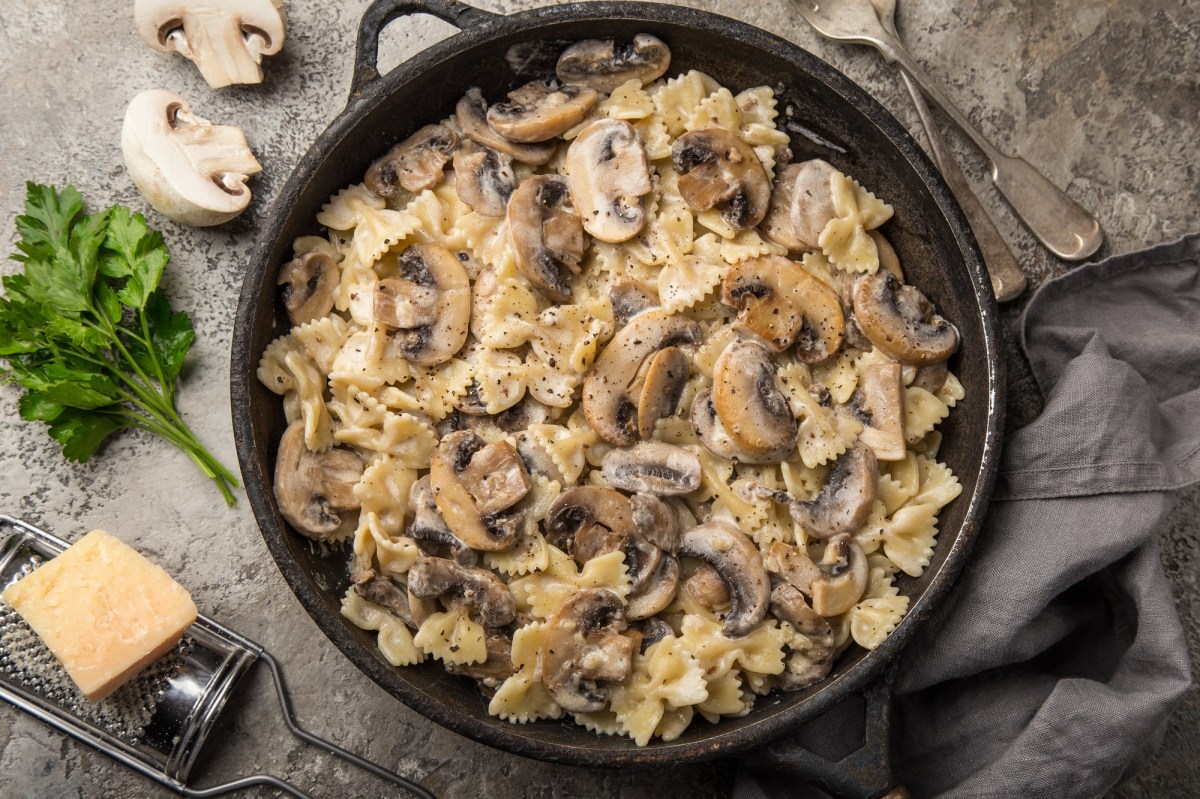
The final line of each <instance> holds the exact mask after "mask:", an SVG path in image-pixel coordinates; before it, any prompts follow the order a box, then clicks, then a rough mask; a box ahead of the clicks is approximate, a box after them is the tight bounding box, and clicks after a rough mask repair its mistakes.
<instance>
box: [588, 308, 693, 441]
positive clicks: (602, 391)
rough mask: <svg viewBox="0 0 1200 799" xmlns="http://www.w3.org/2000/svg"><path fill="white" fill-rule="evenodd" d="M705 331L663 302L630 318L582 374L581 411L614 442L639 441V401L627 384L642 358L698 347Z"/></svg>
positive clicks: (595, 428) (640, 363) (602, 434)
mask: <svg viewBox="0 0 1200 799" xmlns="http://www.w3.org/2000/svg"><path fill="white" fill-rule="evenodd" d="M701 337H702V333H701V330H700V324H699V323H698V322H696V321H695V320H693V319H688V318H686V317H683V316H674V315H672V314H671V313H669V312H668V311H666V310H664V309H661V308H656V309H652V310H649V311H645V312H643V313H641V314H638V315H637V316H635V317H634V318H633V319H632V320H630V322H629V324H627V325H625V327H623V328H621V329H620V330H619V331H618V332H617V334H616V335H615V336H613V337H612V340H611V341H610V342H609V344H608V346H607V347H606V348H605V349H604V351H603V352H601V353H600V357H598V358H597V359H596V363H595V364H593V365H592V368H591V369H590V370H589V371H588V373H587V376H586V377H585V378H584V380H583V412H584V414H585V415H586V416H587V420H588V424H589V425H591V427H592V429H593V430H595V431H596V432H597V433H598V434H599V435H600V437H601V438H603V439H604V440H605V441H607V442H609V443H610V444H615V445H616V446H629V445H630V444H632V443H634V442H635V441H637V440H638V435H639V424H638V404H635V402H634V401H633V400H631V398H630V396H629V388H630V386H631V385H633V383H634V380H635V378H636V377H637V375H638V372H639V370H640V369H641V366H642V363H643V362H644V361H645V360H646V359H647V358H649V357H651V356H652V355H653V354H654V353H656V352H658V351H659V350H662V349H665V348H667V347H671V346H679V347H694V346H696V345H698V344H699V343H700V340H701ZM640 399H641V397H640V396H639V397H638V398H637V400H638V403H640Z"/></svg>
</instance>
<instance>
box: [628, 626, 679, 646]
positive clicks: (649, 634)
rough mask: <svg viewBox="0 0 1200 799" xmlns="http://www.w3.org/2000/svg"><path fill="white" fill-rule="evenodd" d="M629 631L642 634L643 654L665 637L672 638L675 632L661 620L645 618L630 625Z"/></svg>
mask: <svg viewBox="0 0 1200 799" xmlns="http://www.w3.org/2000/svg"><path fill="white" fill-rule="evenodd" d="M630 629H631V630H637V631H638V632H639V633H641V634H642V643H641V647H640V649H641V651H642V653H643V654H645V652H646V650H647V649H649V648H650V647H652V646H654V645H655V644H657V643H658V642H659V641H661V640H662V639H664V638H666V637H667V636H672V637H673V636H674V635H675V630H674V629H673V628H672V627H671V625H669V624H667V623H666V622H665V621H663V620H662V619H657V618H653V617H651V618H646V619H642V620H640V621H638V622H637V623H635V624H631V625H630Z"/></svg>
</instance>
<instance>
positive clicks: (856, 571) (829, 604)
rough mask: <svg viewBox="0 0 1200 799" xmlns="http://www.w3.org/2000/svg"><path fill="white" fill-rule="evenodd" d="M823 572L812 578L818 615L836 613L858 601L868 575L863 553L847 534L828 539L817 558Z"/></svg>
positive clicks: (845, 609)
mask: <svg viewBox="0 0 1200 799" xmlns="http://www.w3.org/2000/svg"><path fill="white" fill-rule="evenodd" d="M821 566H822V570H823V571H824V574H822V576H821V577H818V578H817V579H815V580H813V585H812V602H813V610H814V611H816V612H817V613H818V614H819V615H821V616H837V615H840V614H842V613H845V612H846V611H848V610H850V608H852V607H854V606H855V605H856V604H858V601H859V600H860V599H862V595H863V593H865V592H866V590H867V581H868V578H869V577H870V569H869V568H868V563H867V555H866V553H865V552H863V550H862V547H860V546H859V545H858V543H857V542H855V540H854V539H853V538H851V537H850V536H849V535H840V536H836V537H835V538H832V539H830V541H829V543H827V544H826V545H825V556H824V557H823V558H822V559H821Z"/></svg>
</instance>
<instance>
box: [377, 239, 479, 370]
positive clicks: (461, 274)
mask: <svg viewBox="0 0 1200 799" xmlns="http://www.w3.org/2000/svg"><path fill="white" fill-rule="evenodd" d="M396 266H397V268H398V277H396V278H391V279H390V280H392V281H394V283H391V284H389V285H390V286H392V287H393V288H392V289H391V290H390V294H389V296H390V297H391V298H393V302H392V306H394V308H395V312H394V315H392V316H391V318H389V319H381V320H377V321H382V322H384V323H385V324H388V323H390V322H399V321H404V322H414V321H415V322H418V324H417V325H415V326H412V327H400V329H399V331H398V332H396V333H394V334H393V336H392V340H393V342H394V345H395V346H396V350H397V352H398V354H399V355H401V356H402V357H403V358H405V359H406V360H408V361H411V362H412V363H415V364H419V365H421V366H436V365H437V364H439V363H444V362H445V361H448V360H450V359H451V358H453V357H454V355H455V353H457V352H458V351H459V350H461V349H462V348H463V345H464V344H466V343H467V331H468V330H469V328H470V324H471V282H470V280H469V278H468V277H467V270H466V269H464V268H463V265H462V262H461V261H459V260H458V258H456V257H455V255H454V253H452V252H450V251H449V250H447V249H446V248H445V247H442V246H439V245H437V244H413V245H410V246H409V247H408V249H406V250H405V251H404V252H403V253H402V254H401V255H400V257H399V258H397V259H396ZM403 283H408V284H410V285H409V286H408V287H407V288H405V289H403V290H401V289H400V287H401V286H402V285H403ZM429 291H433V292H436V302H435V306H434V311H433V315H432V320H433V321H430V322H424V323H421V322H422V320H425V319H428V318H430V317H429V315H428V311H427V310H423V309H422V305H423V304H424V303H425V302H426V300H425V299H422V298H426V297H427V296H428V292H429ZM410 297H411V298H412V301H409V299H408V298H410ZM379 303H380V297H379V294H376V308H379V307H380V304H379ZM385 307H387V306H386V305H385Z"/></svg>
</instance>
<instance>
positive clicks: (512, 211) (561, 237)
mask: <svg viewBox="0 0 1200 799" xmlns="http://www.w3.org/2000/svg"><path fill="white" fill-rule="evenodd" d="M570 199H571V195H570V189H569V187H568V185H567V180H566V178H563V177H560V176H558V175H534V176H533V177H531V178H528V179H527V180H524V181H522V182H521V185H520V186H518V187H517V190H516V191H514V192H513V193H512V197H510V198H509V200H508V237H509V242H510V244H511V245H512V252H513V257H514V258H515V259H516V262H517V268H518V269H519V270H520V271H521V274H522V276H524V278H525V279H526V280H528V281H529V282H530V283H531V284H532V285H533V287H534V288H536V289H538V290H539V291H541V292H542V293H543V294H545V295H546V296H547V297H549V298H550V299H552V300H554V301H555V302H567V301H568V300H570V299H571V284H570V280H569V277H570V275H573V274H578V272H579V262H580V261H581V260H582V259H583V250H584V246H585V244H584V236H583V222H582V220H580V218H579V216H578V215H576V214H572V213H569V212H567V211H566V210H564V209H563V206H564V205H566V204H567V203H568V202H569V201H570Z"/></svg>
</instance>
